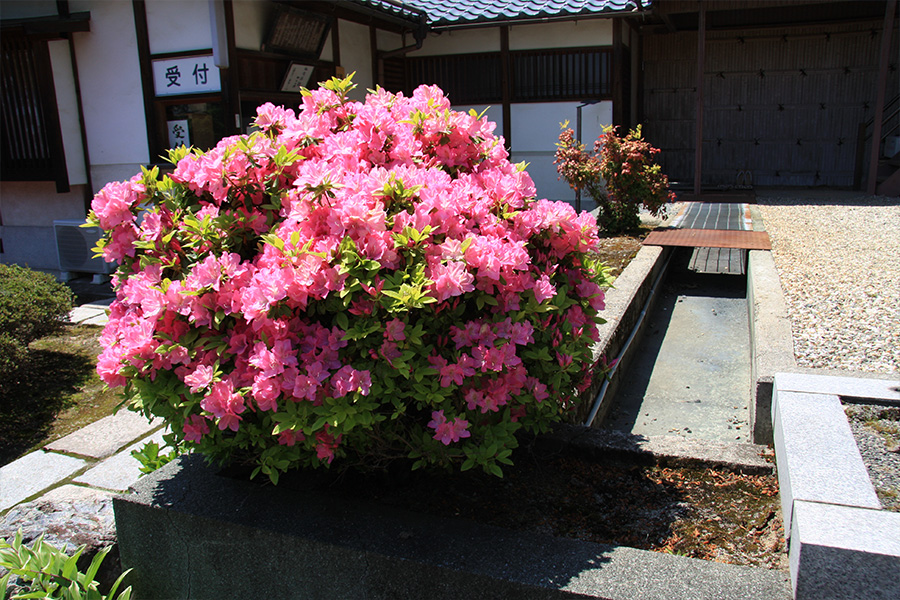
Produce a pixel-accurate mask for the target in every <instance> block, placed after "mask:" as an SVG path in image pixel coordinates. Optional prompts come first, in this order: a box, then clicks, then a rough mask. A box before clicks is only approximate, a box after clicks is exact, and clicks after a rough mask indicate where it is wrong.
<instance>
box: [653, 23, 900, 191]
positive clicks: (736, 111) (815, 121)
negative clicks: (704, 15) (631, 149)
mask: <svg viewBox="0 0 900 600" xmlns="http://www.w3.org/2000/svg"><path fill="white" fill-rule="evenodd" d="M881 26H882V23H881V22H880V21H871V22H857V23H847V24H842V25H833V24H832V25H829V26H805V27H785V28H766V29H752V30H745V31H741V30H727V31H709V32H707V40H706V64H705V68H704V78H703V81H704V86H705V88H704V97H705V100H704V124H703V165H702V166H703V176H702V182H703V184H704V186H713V187H729V186H733V185H736V184H737V183H740V182H739V181H738V174H739V173H740V172H750V173H751V174H752V183H753V185H755V186H816V185H826V186H832V187H851V186H852V185H853V176H854V167H855V161H856V147H857V132H858V129H859V125H860V123H862V122H864V121H865V120H867V119H870V118H872V115H873V114H874V108H875V98H876V82H877V71H878V60H879V49H880V43H881V35H880V30H881ZM643 38H644V45H643V60H644V72H643V77H644V93H643V98H644V101H643V105H642V110H643V115H642V121H643V123H644V132H645V136H646V138H647V139H648V140H649V141H650V142H651V143H653V144H654V145H657V146H659V147H660V148H662V150H663V152H662V153H661V155H660V156H661V163H662V166H663V170H664V172H666V173H667V174H668V175H669V178H670V180H673V181H683V182H688V181H693V178H694V176H693V172H694V135H695V134H694V131H695V130H694V120H695V110H696V107H695V85H696V68H697V62H696V61H697V33H696V32H683V33H682V32H679V33H650V34H646V35H644V36H643ZM891 57H892V60H891V62H892V67H891V71H890V72H889V85H888V95H887V100H888V101H889V100H890V99H891V98H893V97H894V96H896V95H897V93H898V90H900V87H898V73H897V62H898V60H897V57H898V51H897V32H896V31H895V32H894V50H893V51H892V53H891Z"/></svg>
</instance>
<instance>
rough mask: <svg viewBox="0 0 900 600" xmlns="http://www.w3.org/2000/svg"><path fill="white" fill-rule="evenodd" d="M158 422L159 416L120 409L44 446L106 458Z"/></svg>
mask: <svg viewBox="0 0 900 600" xmlns="http://www.w3.org/2000/svg"><path fill="white" fill-rule="evenodd" d="M161 425H162V420H161V419H154V420H153V421H148V420H147V418H146V417H143V416H141V415H139V414H138V413H135V412H132V411H130V410H120V411H119V412H118V413H116V414H114V415H110V416H108V417H104V418H102V419H100V420H99V421H96V422H94V423H91V424H90V425H88V426H87V427H83V428H82V429H79V430H78V431H76V432H74V433H70V434H69V435H67V436H66V437H64V438H61V439H58V440H56V441H55V442H53V443H52V444H48V445H47V446H46V448H47V449H48V450H54V451H56V452H65V453H68V454H77V455H79V456H88V457H91V458H98V459H99V458H106V457H107V456H112V455H113V454H115V453H116V452H117V451H119V450H120V449H121V448H123V447H124V446H125V445H127V444H130V443H131V442H133V441H135V440H137V439H139V438H141V437H143V436H145V435H147V434H148V433H150V432H151V431H152V430H153V429H155V428H157V427H160V426H161Z"/></svg>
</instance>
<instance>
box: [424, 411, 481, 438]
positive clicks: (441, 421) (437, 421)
mask: <svg viewBox="0 0 900 600" xmlns="http://www.w3.org/2000/svg"><path fill="white" fill-rule="evenodd" d="M428 426H429V427H431V428H432V429H434V430H435V432H434V436H433V437H434V439H436V440H438V441H439V442H441V443H442V444H444V445H445V446H449V445H450V443H451V442H458V441H459V440H460V439H462V438H467V437H469V436H470V435H471V433H469V431H468V427H469V422H468V421H466V420H465V419H463V418H462V417H456V418H455V419H453V420H452V421H447V418H446V417H445V416H444V411H443V410H438V411H434V412H432V413H431V421H429V423H428Z"/></svg>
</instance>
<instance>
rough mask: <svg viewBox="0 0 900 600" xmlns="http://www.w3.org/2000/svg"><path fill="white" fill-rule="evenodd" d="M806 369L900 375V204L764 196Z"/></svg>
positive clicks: (835, 196) (843, 197)
mask: <svg viewBox="0 0 900 600" xmlns="http://www.w3.org/2000/svg"><path fill="white" fill-rule="evenodd" d="M757 202H758V203H759V205H760V206H759V208H760V211H761V213H762V216H763V221H764V222H765V227H766V230H767V231H768V232H769V236H770V237H771V238H772V251H773V255H774V259H775V266H776V268H777V269H778V274H779V276H780V278H781V286H782V288H783V290H784V298H785V302H786V303H787V310H788V313H789V315H790V318H791V322H792V328H793V338H794V354H795V356H796V358H797V364H798V366H800V367H811V368H820V369H842V370H847V371H866V372H872V373H887V374H892V373H898V370H900V201H898V200H897V199H896V198H886V197H872V196H868V197H867V196H854V195H853V194H848V193H840V192H837V193H835V192H822V193H818V192H806V193H804V194H802V195H801V194H796V193H781V194H778V193H773V194H772V195H765V194H763V193H760V194H759V195H758V198H757Z"/></svg>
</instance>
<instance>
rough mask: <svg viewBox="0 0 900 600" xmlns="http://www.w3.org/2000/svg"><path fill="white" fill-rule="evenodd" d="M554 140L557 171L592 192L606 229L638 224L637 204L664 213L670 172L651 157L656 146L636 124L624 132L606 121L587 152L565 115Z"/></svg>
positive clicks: (573, 184)
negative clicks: (576, 137)
mask: <svg viewBox="0 0 900 600" xmlns="http://www.w3.org/2000/svg"><path fill="white" fill-rule="evenodd" d="M556 146H557V150H556V160H555V161H554V163H555V164H556V168H557V171H558V172H559V175H560V177H562V178H563V179H565V180H566V182H567V183H568V184H569V186H571V187H572V189H574V190H581V191H585V192H587V193H588V194H590V196H591V198H593V200H594V202H596V203H597V206H598V207H599V212H598V215H597V221H598V223H599V224H600V226H601V228H603V230H605V231H607V232H609V233H614V234H615V233H620V232H624V231H629V230H634V229H637V228H638V226H639V225H640V217H639V216H638V213H639V211H640V208H641V207H643V208H644V209H646V210H648V211H649V212H650V214H652V215H654V216H662V215H664V214H665V206H666V203H667V202H674V201H675V194H674V193H673V192H670V191H669V179H668V177H666V176H665V174H664V173H663V172H662V171H661V169H660V166H659V165H658V164H656V163H655V162H653V156H654V155H655V154H658V153H659V149H658V148H654V147H653V146H652V145H650V144H649V143H648V142H646V141H644V140H643V138H642V137H641V126H640V125H638V126H637V128H635V129H633V130H630V131H629V132H628V133H627V134H626V135H625V136H624V137H620V136H619V135H617V134H616V128H615V127H613V126H609V127H605V128H604V129H603V134H602V135H601V136H600V138H598V139H597V141H596V142H594V149H593V151H590V152H589V151H587V150H585V146H584V144H582V143H581V142H580V141H579V140H577V139H575V132H574V131H572V129H571V128H569V127H568V121H566V122H565V123H562V132H561V133H560V134H559V141H558V142H557V144H556Z"/></svg>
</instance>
